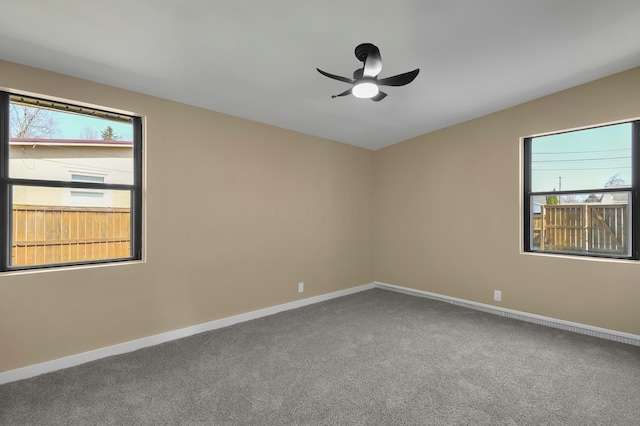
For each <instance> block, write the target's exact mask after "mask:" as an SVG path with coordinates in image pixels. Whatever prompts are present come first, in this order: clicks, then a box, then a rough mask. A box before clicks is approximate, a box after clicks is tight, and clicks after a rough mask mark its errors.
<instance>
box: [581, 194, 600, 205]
mask: <svg viewBox="0 0 640 426" xmlns="http://www.w3.org/2000/svg"><path fill="white" fill-rule="evenodd" d="M600 201H602V195H600V196H599V197H598V196H597V195H596V194H589V196H588V197H587V198H585V199H584V202H585V203H599V202H600Z"/></svg>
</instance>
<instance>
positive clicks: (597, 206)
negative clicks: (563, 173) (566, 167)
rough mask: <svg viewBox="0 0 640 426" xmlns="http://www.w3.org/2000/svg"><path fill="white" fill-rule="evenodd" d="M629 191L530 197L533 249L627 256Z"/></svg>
mask: <svg viewBox="0 0 640 426" xmlns="http://www.w3.org/2000/svg"><path fill="white" fill-rule="evenodd" d="M629 201H630V192H627V191H621V192H606V193H593V194H565V195H562V196H557V195H553V194H548V195H538V196H533V197H532V199H531V206H532V211H531V215H532V218H533V220H532V235H531V237H532V238H531V248H532V249H533V250H540V251H549V252H561V253H583V254H605V255H614V256H630V254H631V244H630V233H631V226H630V220H631V211H630V209H629Z"/></svg>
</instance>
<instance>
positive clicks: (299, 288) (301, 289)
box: [298, 282, 304, 293]
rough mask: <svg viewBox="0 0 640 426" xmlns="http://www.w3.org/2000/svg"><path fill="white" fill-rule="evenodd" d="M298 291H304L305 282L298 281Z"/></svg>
mask: <svg viewBox="0 0 640 426" xmlns="http://www.w3.org/2000/svg"><path fill="white" fill-rule="evenodd" d="M298 293H304V283H302V282H300V283H298Z"/></svg>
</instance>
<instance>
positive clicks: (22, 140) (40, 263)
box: [0, 92, 142, 271]
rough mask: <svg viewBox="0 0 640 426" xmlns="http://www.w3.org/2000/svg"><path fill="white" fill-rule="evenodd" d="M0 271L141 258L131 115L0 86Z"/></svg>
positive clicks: (138, 169) (135, 123)
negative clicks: (4, 88)
mask: <svg viewBox="0 0 640 426" xmlns="http://www.w3.org/2000/svg"><path fill="white" fill-rule="evenodd" d="M0 120H1V121H0V148H1V151H0V183H1V184H0V201H1V203H2V204H1V206H0V222H1V223H2V226H3V227H4V229H6V230H8V232H3V233H2V234H1V235H0V238H1V239H2V244H1V245H0V270H1V271H7V270H19V269H30V268H42V267H51V266H61V265H75V264H88V263H103V262H114V261H123V260H136V259H140V258H141V223H142V222H141V220H142V219H141V218H142V212H141V206H142V201H141V200H142V195H141V182H142V158H141V156H142V141H141V135H142V132H141V129H142V125H141V119H140V118H139V117H134V116H129V115H125V114H118V113H113V112H108V111H102V110H99V109H94V108H87V107H84V106H79V105H73V104H67V103H62V102H58V101H49V100H44V99H37V98H32V97H27V96H21V95H16V94H11V93H6V92H0Z"/></svg>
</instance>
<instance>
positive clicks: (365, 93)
mask: <svg viewBox="0 0 640 426" xmlns="http://www.w3.org/2000/svg"><path fill="white" fill-rule="evenodd" d="M379 92H380V89H379V88H378V85H377V84H376V83H374V82H373V81H372V80H363V81H360V82H358V83H356V84H354V85H353V89H351V93H352V94H353V96H355V97H356V98H362V99H370V98H373V97H374V96H376V95H377V94H378V93H379Z"/></svg>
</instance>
